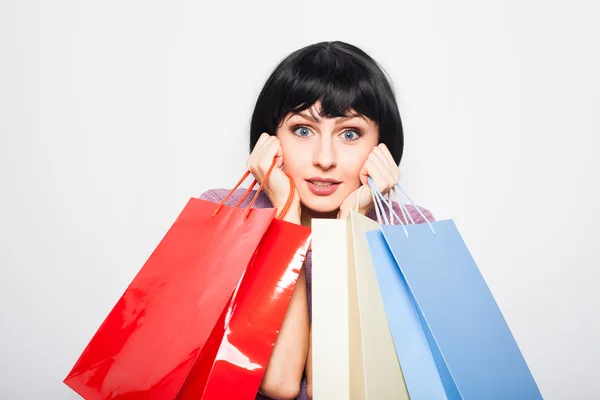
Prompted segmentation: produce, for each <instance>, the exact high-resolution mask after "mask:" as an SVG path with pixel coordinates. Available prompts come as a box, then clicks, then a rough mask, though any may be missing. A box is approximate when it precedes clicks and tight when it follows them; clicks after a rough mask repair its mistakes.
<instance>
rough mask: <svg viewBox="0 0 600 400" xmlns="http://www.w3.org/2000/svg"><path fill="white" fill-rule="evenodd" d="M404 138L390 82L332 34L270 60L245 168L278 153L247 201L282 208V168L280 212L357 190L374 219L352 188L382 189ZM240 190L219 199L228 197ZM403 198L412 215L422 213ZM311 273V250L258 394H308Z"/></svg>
mask: <svg viewBox="0 0 600 400" xmlns="http://www.w3.org/2000/svg"><path fill="white" fill-rule="evenodd" d="M403 145H404V138H403V130H402V122H401V119H400V113H399V111H398V106H397V104H396V100H395V96H394V92H393V90H392V87H391V85H390V83H389V82H388V80H387V78H386V75H385V74H384V72H383V71H382V69H381V68H380V67H379V66H378V65H377V63H376V62H375V61H374V60H373V59H372V58H371V57H369V56H368V55H367V54H365V53H364V52H363V51H362V50H360V49H358V48H357V47H355V46H352V45H350V44H347V43H343V42H339V41H336V42H322V43H317V44H313V45H310V46H307V47H304V48H302V49H300V50H297V51H295V52H294V53H292V54H290V55H289V56H288V57H287V58H285V59H284V60H283V61H282V62H281V63H280V64H279V65H278V66H277V67H276V68H275V70H274V71H273V73H272V74H271V76H270V77H269V79H268V80H267V82H266V84H265V86H264V88H263V89H262V91H261V93H260V95H259V97H258V100H257V102H256V106H255V109H254V113H253V115H252V122H251V127H250V151H251V154H250V157H249V158H248V163H247V166H248V169H249V170H250V171H251V172H252V175H254V177H255V178H256V179H257V180H258V181H259V182H262V180H263V177H264V176H265V173H266V171H267V170H268V169H269V167H270V165H271V163H272V162H273V159H274V158H275V159H276V160H277V163H276V168H275V169H274V170H273V171H272V173H271V176H270V178H269V180H268V182H266V183H265V185H264V188H263V192H261V193H260V194H259V197H258V200H257V201H256V203H255V205H254V206H255V207H275V208H278V209H281V208H282V207H283V205H284V204H285V203H286V200H287V199H288V195H289V191H290V183H289V180H288V177H287V176H286V173H287V174H289V175H290V176H291V177H292V179H293V180H294V183H295V186H296V190H295V193H294V197H293V202H292V207H291V208H290V210H289V211H288V213H287V214H286V217H285V218H284V220H285V221H288V222H292V223H296V224H302V225H304V226H309V227H310V225H311V219H312V218H345V217H346V215H347V214H348V212H349V210H350V209H352V208H354V206H355V204H356V202H357V200H359V204H360V208H359V212H361V213H362V214H365V215H367V216H368V217H370V218H372V219H375V218H376V217H375V212H374V209H373V202H372V197H371V194H370V190H368V189H367V190H362V191H360V192H359V189H360V187H361V186H362V185H367V178H368V177H369V176H370V177H371V178H372V179H373V182H374V184H375V186H377V188H378V189H379V191H380V192H381V193H383V194H384V195H385V194H387V193H388V192H389V191H390V190H391V189H392V188H393V187H394V185H395V184H396V183H398V180H399V178H400V170H399V168H398V164H399V163H400V159H401V158H402V150H403ZM284 171H285V172H284ZM227 192H228V191H227V190H226V189H213V190H209V191H208V192H205V193H204V194H202V196H201V197H200V198H202V199H205V200H209V201H213V202H219V201H220V200H221V199H222V198H223V197H224V196H225V195H226V194H227ZM244 192H245V190H243V189H238V190H237V191H236V192H234V194H233V195H232V196H231V197H230V198H229V199H228V201H227V202H226V203H225V204H226V205H230V206H233V205H235V204H236V203H237V201H238V200H239V199H240V198H241V196H242V195H243V194H244ZM358 193H360V197H361V198H360V199H357V194H358ZM251 198H252V196H249V198H248V199H247V200H246V201H245V202H244V203H242V207H244V206H247V205H248V203H249V201H250V199H251ZM393 206H394V208H395V209H396V212H397V214H398V215H401V212H400V207H399V206H398V205H397V204H395V203H394V205H393ZM407 207H408V210H409V212H410V214H411V216H412V217H413V219H414V220H415V222H416V223H422V222H425V221H424V220H423V218H422V217H421V216H420V215H419V213H418V211H417V210H416V209H415V208H414V207H411V206H407ZM421 211H422V212H423V213H424V215H425V216H426V217H427V218H428V219H429V220H430V221H433V217H432V216H431V214H430V213H429V211H427V210H425V209H421ZM403 222H404V223H406V221H403ZM310 277H311V254H310V251H309V253H308V254H307V258H306V262H305V265H304V268H302V271H301V273H300V277H299V279H298V282H297V284H296V287H295V289H294V292H293V295H292V299H291V301H290V305H289V307H288V310H287V313H286V316H285V318H284V321H283V324H282V326H281V330H280V332H279V335H278V337H277V341H276V343H275V346H274V348H273V353H272V355H271V359H270V361H269V365H268V366H267V369H266V372H265V376H264V379H263V381H262V384H261V387H260V393H259V394H258V395H257V399H269V398H272V399H295V398H298V399H309V398H311V388H312V386H311V383H312V373H311V350H310V347H311V346H310V332H311V330H310V318H311V303H310V301H311V289H310V288H311V280H310Z"/></svg>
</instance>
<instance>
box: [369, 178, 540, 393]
mask: <svg viewBox="0 0 600 400" xmlns="http://www.w3.org/2000/svg"><path fill="white" fill-rule="evenodd" d="M370 186H371V189H372V190H373V191H374V193H375V194H376V195H377V196H376V199H377V201H378V202H379V205H378V206H379V207H381V208H383V204H386V205H387V207H388V208H389V203H387V201H386V200H385V199H384V198H383V196H382V195H381V194H380V193H378V192H377V189H376V188H375V186H374V185H373V184H372V181H370ZM398 189H399V190H400V191H402V189H401V188H400V187H398ZM409 201H410V199H409ZM382 203H383V204H382ZM411 203H412V202H411ZM400 204H401V205H402V202H400ZM417 210H418V208H417ZM391 212H392V213H393V210H391ZM384 215H385V213H384ZM408 215H409V217H410V214H408ZM396 217H397V216H396ZM398 219H399V220H400V218H399V217H398ZM366 235H367V240H368V242H369V250H370V251H371V256H372V259H373V264H374V267H375V270H376V275H377V278H378V283H379V285H380V291H381V294H382V298H383V300H384V306H385V309H386V315H387V317H388V324H389V325H390V329H391V331H392V338H393V339H394V345H395V346H396V350H397V354H398V358H399V361H400V365H401V368H402V371H403V373H404V377H405V380H406V386H407V389H408V393H409V395H410V397H411V399H412V400H420V399H427V400H429V399H444V398H448V399H460V400H481V399H499V400H500V399H502V400H505V399H519V400H521V399H522V400H529V399H541V398H542V396H541V394H540V391H539V389H538V387H537V385H536V383H535V380H534V379H533V376H532V375H531V372H530V371H529V368H528V367H527V364H526V362H525V359H524V358H523V355H522V354H521V351H520V350H519V347H518V346H517V343H516V342H515V340H514V338H513V336H512V333H511V331H510V329H509V327H508V325H507V323H506V321H505V320H504V317H503V316H502V313H501V312H500V309H499V308H498V305H497V304H496V301H495V300H494V297H493V296H492V293H491V292H490V290H489V288H488V286H487V284H486V283H485V280H484V279H483V277H482V275H481V273H480V272H479V269H478V268H477V265H476V263H475V261H474V260H473V257H472V256H471V254H470V252H469V250H468V248H467V246H466V245H465V243H464V241H463V239H462V237H461V235H460V233H459V232H458V229H457V228H456V225H455V224H454V221H452V220H445V221H436V222H429V221H428V223H427V224H412V225H411V224H409V225H396V226H394V225H382V226H381V231H372V232H367V233H366ZM394 268H395V269H394ZM432 371H437V376H436V374H434V373H433V372H432ZM440 381H441V386H442V387H443V390H442V387H440ZM428 385H430V386H428ZM428 389H429V390H430V392H426V390H428Z"/></svg>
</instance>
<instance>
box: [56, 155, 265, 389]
mask: <svg viewBox="0 0 600 400" xmlns="http://www.w3.org/2000/svg"><path fill="white" fill-rule="evenodd" d="M274 165H275V163H273V165H272V166H271V169H270V170H269V173H270V171H271V170H272V168H273V166H274ZM248 174H249V173H246V175H245V176H244V178H242V180H240V182H239V183H238V185H237V186H239V185H240V184H241V182H242V181H243V180H244V179H245V177H246V176H248ZM267 176H268V175H267ZM266 179H267V177H266V178H265V181H266ZM237 186H236V187H237ZM261 187H262V185H261ZM234 189H235V188H234ZM259 191H260V188H259ZM232 192H233V190H232ZM257 195H258V192H257ZM255 199H256V196H255ZM255 199H254V200H255ZM250 211H251V212H250ZM274 214H275V210H274V209H252V210H250V208H248V209H246V210H244V209H238V208H236V207H225V206H223V205H222V203H221V204H220V205H219V206H217V207H215V204H214V203H211V202H208V201H204V200H199V199H194V198H192V199H190V201H189V202H188V203H187V205H186V206H185V208H184V209H183V211H182V212H181V214H180V215H179V217H178V218H177V220H176V221H175V223H174V224H173V225H172V226H171V228H170V229H169V231H168V232H167V234H166V235H165V237H164V238H163V239H162V240H161V242H160V243H159V245H158V247H157V248H156V249H155V251H154V252H153V253H152V255H151V256H150V258H149V259H148V260H147V262H146V263H145V264H144V266H143V267H142V269H141V270H140V271H139V273H138V274H137V275H136V277H135V278H134V280H133V281H132V282H131V284H130V285H129V286H128V288H127V289H126V291H125V293H124V294H123V296H122V297H121V298H120V299H119V301H118V302H117V304H116V305H115V307H114V308H113V309H112V311H111V312H110V314H109V315H108V316H107V318H106V319H105V321H104V322H103V323H102V325H101V326H100V328H99V329H98V331H97V332H96V334H95V335H94V336H93V338H92V340H91V341H90V343H89V344H88V345H87V347H86V348H85V350H84V351H83V353H82V354H81V356H80V357H79V359H78V360H77V362H76V364H75V366H74V367H73V368H72V370H71V372H70V373H69V374H68V376H67V377H66V378H65V380H64V382H65V383H66V384H67V385H69V386H70V387H71V388H73V389H74V390H75V391H77V392H78V393H79V394H80V395H81V396H83V397H84V398H86V399H119V398H121V399H124V398H126V399H142V398H143V399H148V398H157V399H174V398H176V396H186V393H185V392H182V388H183V389H185V385H184V382H185V381H186V380H187V379H188V378H189V376H190V373H192V372H194V371H195V370H196V368H194V367H195V366H197V365H198V363H199V360H200V361H201V362H204V361H202V360H205V359H210V358H211V357H212V358H213V359H214V355H216V354H217V351H218V349H219V345H220V341H218V340H216V339H218V335H214V332H215V327H218V326H219V325H221V324H223V323H224V321H225V320H226V319H227V317H228V315H227V314H226V309H227V307H226V306H227V304H228V303H230V301H231V300H232V298H233V293H234V290H235V289H236V287H238V286H239V285H240V282H241V280H242V277H243V275H244V272H245V270H246V267H247V266H248V263H249V262H250V260H251V258H252V257H253V255H254V254H255V251H256V249H257V247H258V246H259V243H260V242H261V239H262V238H263V235H264V234H265V232H266V231H267V229H268V228H269V226H270V224H271V223H272V221H273V216H274ZM217 331H218V330H217ZM191 386H192V389H194V388H195V387H196V386H195V385H191Z"/></svg>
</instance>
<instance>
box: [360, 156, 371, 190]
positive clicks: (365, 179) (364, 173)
mask: <svg viewBox="0 0 600 400" xmlns="http://www.w3.org/2000/svg"><path fill="white" fill-rule="evenodd" d="M368 161H369V159H368V158H367V159H366V160H365V162H364V163H363V165H362V167H360V172H359V173H358V177H359V179H360V183H362V184H363V185H367V186H368V185H369V171H368V170H367V162H368Z"/></svg>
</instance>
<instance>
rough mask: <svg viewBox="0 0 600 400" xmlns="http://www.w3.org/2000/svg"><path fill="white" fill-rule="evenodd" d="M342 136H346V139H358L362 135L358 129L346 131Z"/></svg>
mask: <svg viewBox="0 0 600 400" xmlns="http://www.w3.org/2000/svg"><path fill="white" fill-rule="evenodd" d="M342 136H343V138H344V140H350V141H351V140H356V139H358V138H359V137H360V134H359V133H358V132H357V131H352V130H349V131H345V132H344V133H342Z"/></svg>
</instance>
